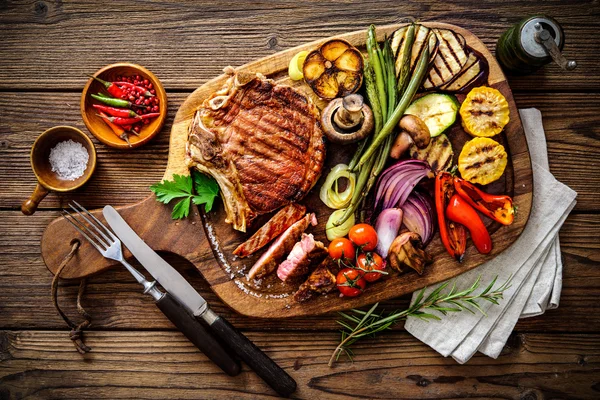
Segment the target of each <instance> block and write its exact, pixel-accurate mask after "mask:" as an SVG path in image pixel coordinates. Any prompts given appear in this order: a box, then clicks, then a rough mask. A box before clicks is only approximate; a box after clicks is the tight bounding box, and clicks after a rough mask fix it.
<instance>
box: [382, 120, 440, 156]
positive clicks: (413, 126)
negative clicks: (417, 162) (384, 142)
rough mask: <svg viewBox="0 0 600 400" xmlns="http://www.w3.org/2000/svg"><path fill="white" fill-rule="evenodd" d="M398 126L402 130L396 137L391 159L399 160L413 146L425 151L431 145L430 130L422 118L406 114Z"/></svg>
mask: <svg viewBox="0 0 600 400" xmlns="http://www.w3.org/2000/svg"><path fill="white" fill-rule="evenodd" d="M398 125H399V126H400V129H402V130H401V131H400V133H398V136H396V140H395V141H394V144H393V146H392V150H391V151H390V157H392V158H395V159H396V160H397V159H399V158H400V157H401V156H402V154H404V152H405V151H406V150H408V148H409V147H410V146H411V145H413V146H415V147H417V148H419V149H424V148H426V147H427V146H428V145H429V143H431V135H430V133H429V128H428V127H427V125H425V122H423V120H422V119H421V118H419V117H415V116H414V115H410V114H406V115H404V116H403V117H402V119H401V120H400V123H399V124H398Z"/></svg>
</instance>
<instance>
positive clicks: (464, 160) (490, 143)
mask: <svg viewBox="0 0 600 400" xmlns="http://www.w3.org/2000/svg"><path fill="white" fill-rule="evenodd" d="M507 160H508V156H507V154H506V151H505V150H504V146H502V145H501V144H500V143H498V142H496V141H495V140H493V139H490V138H487V137H478V138H475V139H471V140H470V141H468V142H467V143H465V145H464V146H463V148H462V151H461V152H460V155H459V156H458V170H459V171H460V175H461V176H462V178H463V179H466V180H468V181H469V182H472V183H478V184H480V185H487V184H488V183H491V182H494V181H495V180H497V179H499V178H500V177H501V176H502V174H503V173H504V169H505V168H506V163H507Z"/></svg>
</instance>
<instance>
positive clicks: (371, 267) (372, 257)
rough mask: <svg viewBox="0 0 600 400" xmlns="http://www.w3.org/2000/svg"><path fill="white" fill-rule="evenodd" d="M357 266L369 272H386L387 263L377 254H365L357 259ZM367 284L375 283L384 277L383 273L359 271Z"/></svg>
mask: <svg viewBox="0 0 600 400" xmlns="http://www.w3.org/2000/svg"><path fill="white" fill-rule="evenodd" d="M356 266H357V267H358V268H362V269H364V270H367V271H384V270H385V261H384V260H383V258H381V256H380V255H379V254H377V253H363V254H360V255H359V256H358V258H357V259H356ZM358 272H360V273H361V274H362V276H363V278H365V280H366V281H367V282H375V281H377V280H379V278H381V276H382V275H383V274H382V273H381V272H364V271H361V270H358Z"/></svg>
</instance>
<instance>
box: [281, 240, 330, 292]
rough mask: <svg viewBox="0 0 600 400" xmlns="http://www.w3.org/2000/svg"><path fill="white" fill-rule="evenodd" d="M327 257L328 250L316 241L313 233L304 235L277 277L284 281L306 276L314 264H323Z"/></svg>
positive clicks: (283, 263) (282, 265) (282, 264)
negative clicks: (322, 261)
mask: <svg viewBox="0 0 600 400" xmlns="http://www.w3.org/2000/svg"><path fill="white" fill-rule="evenodd" d="M325 256H327V248H326V247H325V245H324V244H323V243H322V242H319V241H318V240H315V238H314V236H313V235H312V233H309V234H308V235H307V234H306V233H303V234H302V239H300V241H299V242H298V243H296V244H295V245H294V247H293V248H292V251H290V254H288V256H287V258H286V260H285V261H284V262H282V263H281V264H279V268H277V276H278V277H279V279H281V280H282V281H284V282H285V281H287V280H288V279H290V278H296V277H299V276H302V275H306V274H308V272H309V268H310V266H311V265H313V264H317V263H319V262H321V260H323V259H324V258H325Z"/></svg>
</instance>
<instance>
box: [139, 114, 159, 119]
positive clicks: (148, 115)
mask: <svg viewBox="0 0 600 400" xmlns="http://www.w3.org/2000/svg"><path fill="white" fill-rule="evenodd" d="M159 116H160V113H148V114H142V115H140V117H141V118H142V119H152V118H156V117H159Z"/></svg>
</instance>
